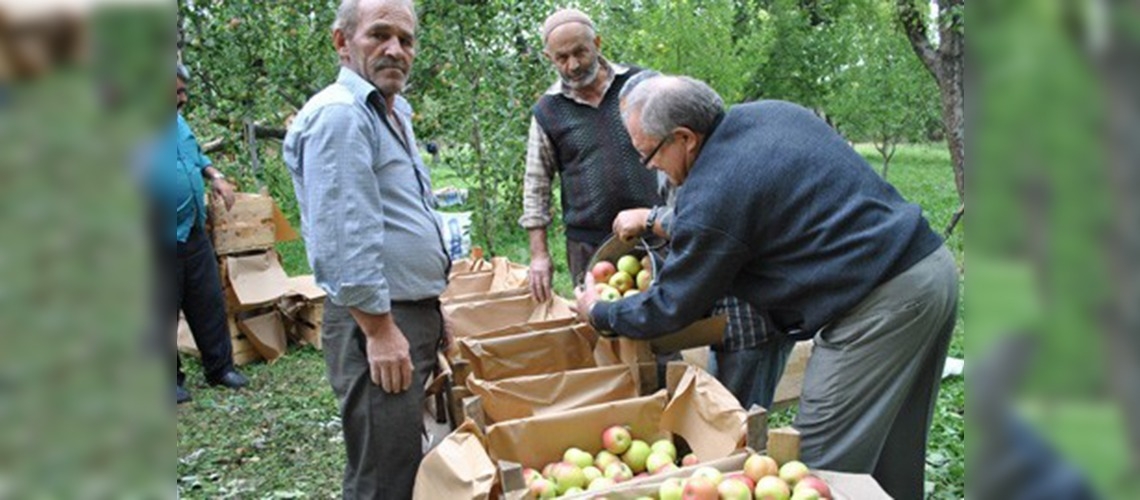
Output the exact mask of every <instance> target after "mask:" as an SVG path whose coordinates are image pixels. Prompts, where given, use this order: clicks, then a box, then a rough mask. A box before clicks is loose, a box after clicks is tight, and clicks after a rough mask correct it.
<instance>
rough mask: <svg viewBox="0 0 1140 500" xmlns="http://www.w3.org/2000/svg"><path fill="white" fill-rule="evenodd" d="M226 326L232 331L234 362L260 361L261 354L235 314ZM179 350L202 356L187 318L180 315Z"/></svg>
mask: <svg viewBox="0 0 1140 500" xmlns="http://www.w3.org/2000/svg"><path fill="white" fill-rule="evenodd" d="M226 327H227V330H228V331H229V333H230V345H231V346H233V359H234V364H235V365H238V366H242V365H247V364H249V363H252V362H254V361H260V360H261V359H262V358H261V354H260V353H259V352H258V351H257V349H256V348H255V347H254V346H253V343H252V342H250V341H249V339H247V338H246V336H245V334H244V333H242V332H241V329H239V328H238V326H237V321H236V320H235V318H234V317H233V316H228V317H227V318H226ZM177 335H178V340H177V343H178V352H180V353H182V354H186V355H188V356H193V357H195V358H201V357H202V353H201V351H199V349H198V346H197V344H195V343H194V336H193V335H192V334H191V333H190V327H189V325H187V324H186V320H185V318H183V317H182V316H181V315H179V318H178V334H177Z"/></svg>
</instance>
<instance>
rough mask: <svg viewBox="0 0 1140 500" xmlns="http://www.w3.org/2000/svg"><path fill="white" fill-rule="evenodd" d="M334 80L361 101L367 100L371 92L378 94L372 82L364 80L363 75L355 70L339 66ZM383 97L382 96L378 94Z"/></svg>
mask: <svg viewBox="0 0 1140 500" xmlns="http://www.w3.org/2000/svg"><path fill="white" fill-rule="evenodd" d="M336 82H337V83H339V84H341V85H343V86H344V87H345V88H347V89H348V91H349V92H351V93H352V96H353V97H355V98H356V99H358V100H360V101H361V102H368V98H369V97H370V96H371V95H372V93H374V92H375V93H377V94H379V93H380V91H379V90H377V89H376V86H375V85H372V82H370V81H368V80H365V79H364V77H362V76H360V75H359V74H357V73H356V72H355V71H353V70H351V69H348V68H346V67H344V66H341V68H340V73H339V74H337V77H336ZM380 97H381V98H383V96H380Z"/></svg>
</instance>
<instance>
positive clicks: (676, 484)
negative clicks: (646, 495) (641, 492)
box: [657, 477, 685, 500]
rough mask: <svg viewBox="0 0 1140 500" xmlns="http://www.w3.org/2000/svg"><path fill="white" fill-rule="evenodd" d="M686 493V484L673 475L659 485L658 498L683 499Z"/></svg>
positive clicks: (668, 499) (660, 499) (662, 499)
mask: <svg viewBox="0 0 1140 500" xmlns="http://www.w3.org/2000/svg"><path fill="white" fill-rule="evenodd" d="M684 494H685V486H684V484H682V483H681V480H680V479H677V478H675V477H671V478H669V479H666V480H665V481H664V482H662V483H661V486H658V487H657V498H658V499H659V500H681V497H682V496H683V495H684Z"/></svg>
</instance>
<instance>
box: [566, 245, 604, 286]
mask: <svg viewBox="0 0 1140 500" xmlns="http://www.w3.org/2000/svg"><path fill="white" fill-rule="evenodd" d="M597 251H598V245H594V244H591V243H586V242H584V241H574V240H572V239H570V238H566V263H567V264H569V267H570V281H571V282H572V283H573V284H575V285H577V284H578V283H582V282H583V280H584V279H585V277H586V265H587V264H589V263H590V259H592V258H593V257H594V253H595V252H597Z"/></svg>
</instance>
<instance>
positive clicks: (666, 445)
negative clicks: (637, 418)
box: [649, 439, 677, 461]
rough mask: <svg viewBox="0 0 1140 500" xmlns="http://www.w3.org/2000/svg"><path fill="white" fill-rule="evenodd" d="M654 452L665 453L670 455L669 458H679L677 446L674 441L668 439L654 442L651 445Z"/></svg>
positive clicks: (671, 459)
mask: <svg viewBox="0 0 1140 500" xmlns="http://www.w3.org/2000/svg"><path fill="white" fill-rule="evenodd" d="M649 449H650V450H653V452H654V453H664V454H665V455H668V456H669V460H670V461H673V460H677V447H676V446H674V445H673V441H671V440H668V439H658V440H657V441H654V442H653V445H652V446H650V447H649Z"/></svg>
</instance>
